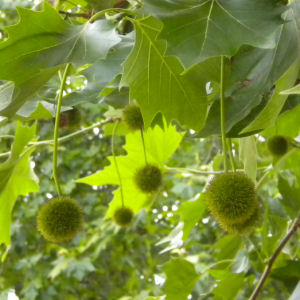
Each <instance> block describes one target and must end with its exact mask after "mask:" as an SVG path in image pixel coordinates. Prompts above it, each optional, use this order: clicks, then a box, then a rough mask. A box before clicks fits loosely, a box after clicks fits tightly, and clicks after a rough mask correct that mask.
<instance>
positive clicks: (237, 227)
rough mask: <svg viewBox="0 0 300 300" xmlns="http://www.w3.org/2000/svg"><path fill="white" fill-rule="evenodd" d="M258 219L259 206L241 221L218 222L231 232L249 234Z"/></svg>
mask: <svg viewBox="0 0 300 300" xmlns="http://www.w3.org/2000/svg"><path fill="white" fill-rule="evenodd" d="M259 220H260V211H259V206H258V205H257V207H256V208H255V209H254V211H253V213H252V215H251V216H250V217H249V218H248V219H247V220H246V221H244V222H242V223H236V224H228V223H226V222H224V221H222V222H220V226H221V227H222V228H223V229H224V230H225V231H227V232H228V233H231V234H238V235H249V234H250V233H251V232H252V231H253V230H254V228H255V227H256V226H257V225H258V223H259Z"/></svg>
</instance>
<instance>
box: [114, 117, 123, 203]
mask: <svg viewBox="0 0 300 300" xmlns="http://www.w3.org/2000/svg"><path fill="white" fill-rule="evenodd" d="M119 123H120V121H119V120H118V121H117V122H116V124H115V126H114V129H113V132H112V137H111V152H112V155H113V159H114V163H115V167H116V172H117V175H118V178H119V183H120V194H121V201H122V207H124V195H123V185H122V178H121V173H120V170H119V166H118V162H117V159H116V154H115V136H116V130H117V127H118V125H119Z"/></svg>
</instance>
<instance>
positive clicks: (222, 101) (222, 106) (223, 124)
mask: <svg viewBox="0 0 300 300" xmlns="http://www.w3.org/2000/svg"><path fill="white" fill-rule="evenodd" d="M224 98H225V97H224V56H221V72H220V113H221V133H222V146H223V156H224V170H225V172H228V160H227V144H226V120H225V99H224Z"/></svg>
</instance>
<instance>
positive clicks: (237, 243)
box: [214, 235, 242, 261]
mask: <svg viewBox="0 0 300 300" xmlns="http://www.w3.org/2000/svg"><path fill="white" fill-rule="evenodd" d="M241 245H242V239H241V237H240V236H237V235H225V236H224V237H222V238H221V239H220V240H219V241H218V242H217V243H216V245H215V246H214V247H215V248H216V250H217V253H218V255H217V258H218V261H221V260H224V259H225V260H226V259H231V258H233V257H234V256H235V255H236V253H237V251H238V250H239V249H240V248H241Z"/></svg>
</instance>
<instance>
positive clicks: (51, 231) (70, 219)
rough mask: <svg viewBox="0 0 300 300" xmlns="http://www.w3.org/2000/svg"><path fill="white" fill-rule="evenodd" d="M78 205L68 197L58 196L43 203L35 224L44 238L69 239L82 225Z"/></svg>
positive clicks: (51, 239) (50, 239)
mask: <svg viewBox="0 0 300 300" xmlns="http://www.w3.org/2000/svg"><path fill="white" fill-rule="evenodd" d="M82 222H83V218H82V212H81V208H80V207H79V205H78V204H77V203H76V202H75V200H73V199H72V198H69V197H58V198H55V199H53V200H51V201H49V202H48V203H46V204H44V206H43V207H42V208H41V210H40V211H39V213H38V217H37V226H38V230H39V231H40V232H41V234H42V235H43V237H44V238H45V239H46V240H49V241H51V242H55V243H60V242H66V241H69V240H71V239H72V238H73V237H74V236H75V235H76V234H77V233H78V232H79V231H80V230H81V227H82Z"/></svg>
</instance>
